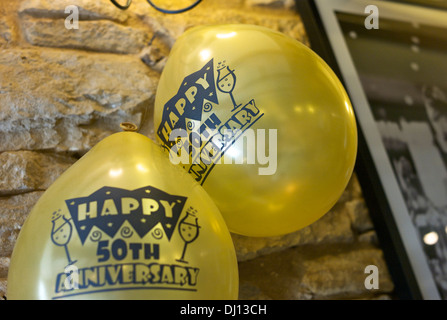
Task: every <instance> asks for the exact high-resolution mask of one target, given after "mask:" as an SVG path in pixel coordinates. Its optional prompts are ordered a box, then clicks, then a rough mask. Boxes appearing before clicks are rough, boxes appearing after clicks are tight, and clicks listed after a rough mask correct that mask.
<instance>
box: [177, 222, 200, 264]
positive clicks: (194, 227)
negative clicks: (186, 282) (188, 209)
mask: <svg viewBox="0 0 447 320" xmlns="http://www.w3.org/2000/svg"><path fill="white" fill-rule="evenodd" d="M197 220H198V219H197V218H196V217H195V216H194V215H193V214H190V213H186V216H185V217H184V218H183V219H182V220H181V221H180V223H179V226H178V229H179V233H180V237H181V238H182V239H183V241H184V242H185V246H184V247H183V252H182V257H181V258H180V259H177V260H176V261H178V262H183V263H188V261H186V260H184V258H185V253H186V246H187V245H188V244H189V243H191V242H193V241H194V240H196V239H197V237H198V236H199V228H200V226H199V224H198V223H197Z"/></svg>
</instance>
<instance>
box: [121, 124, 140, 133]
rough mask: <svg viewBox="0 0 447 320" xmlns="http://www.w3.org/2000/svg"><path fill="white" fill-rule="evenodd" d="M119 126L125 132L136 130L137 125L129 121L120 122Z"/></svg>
mask: <svg viewBox="0 0 447 320" xmlns="http://www.w3.org/2000/svg"><path fill="white" fill-rule="evenodd" d="M120 128H121V129H123V130H124V131H127V132H136V131H137V130H138V126H137V125H136V124H133V123H131V122H122V123H121V124H120Z"/></svg>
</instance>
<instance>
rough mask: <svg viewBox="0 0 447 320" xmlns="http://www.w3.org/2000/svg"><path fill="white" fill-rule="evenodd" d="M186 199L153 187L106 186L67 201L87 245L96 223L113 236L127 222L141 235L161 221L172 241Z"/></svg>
mask: <svg viewBox="0 0 447 320" xmlns="http://www.w3.org/2000/svg"><path fill="white" fill-rule="evenodd" d="M186 199H187V198H186V197H182V196H175V195H170V194H168V193H166V192H163V191H161V190H159V189H156V188H154V187H150V186H147V187H144V188H140V189H137V190H125V189H120V188H113V187H103V188H101V189H99V190H98V191H96V192H94V193H92V194H91V195H90V196H87V197H81V198H74V199H69V200H66V201H65V202H66V204H67V207H68V210H69V212H70V215H71V218H72V220H73V224H74V225H75V227H76V230H77V232H78V235H79V238H80V239H81V242H82V244H84V243H85V240H86V239H87V237H88V235H89V233H90V231H91V230H92V228H93V227H94V226H96V227H97V228H99V229H100V230H102V231H103V232H104V233H106V234H107V235H108V236H110V237H112V238H113V237H114V236H115V234H116V233H117V232H118V230H120V228H121V226H122V225H123V223H124V222H125V221H128V222H129V223H130V225H131V226H132V227H133V229H134V230H135V232H136V233H137V234H138V235H139V236H140V238H143V237H144V236H145V235H146V234H147V233H148V232H149V231H150V230H152V229H153V228H154V227H155V226H156V225H157V224H158V223H161V226H162V228H163V230H164V232H165V234H166V236H167V238H168V240H170V239H171V237H172V234H173V233H174V230H175V226H176V225H177V222H178V219H179V218H180V214H181V212H182V210H183V206H184V205H185V202H186Z"/></svg>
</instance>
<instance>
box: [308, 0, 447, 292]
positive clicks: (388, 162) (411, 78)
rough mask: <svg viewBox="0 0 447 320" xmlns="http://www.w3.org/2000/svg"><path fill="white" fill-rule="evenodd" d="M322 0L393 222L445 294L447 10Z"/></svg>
mask: <svg viewBox="0 0 447 320" xmlns="http://www.w3.org/2000/svg"><path fill="white" fill-rule="evenodd" d="M315 2H316V4H317V6H316V7H317V8H318V9H319V13H320V14H321V18H322V21H323V24H324V25H325V31H326V34H327V37H328V40H329V42H330V46H331V50H332V51H333V53H334V56H335V59H336V61H337V65H338V67H339V68H340V74H341V76H342V77H344V80H345V83H346V86H347V90H348V92H349V93H350V96H351V98H352V102H353V105H354V110H355V112H356V115H357V117H358V121H359V125H360V129H361V130H362V132H363V134H364V135H365V140H366V144H367V148H368V152H369V153H370V154H371V157H372V159H373V162H374V163H369V164H367V165H369V166H375V168H376V170H377V172H378V177H379V180H380V181H381V183H382V184H383V189H384V190H385V194H386V197H387V201H388V203H389V206H390V208H391V211H392V213H393V217H394V220H395V222H396V225H397V230H391V232H397V233H399V236H400V238H401V239H402V242H403V245H404V247H405V248H406V251H407V255H408V258H409V261H410V267H411V268H412V269H413V272H414V274H415V277H416V279H417V281H418V284H419V289H420V290H421V293H422V296H424V297H430V298H441V299H447V234H446V233H447V63H445V61H446V59H447V24H446V23H445V21H447V12H446V11H444V9H445V8H442V5H441V6H440V7H434V6H433V5H432V4H431V3H430V1H427V2H422V1H418V2H419V3H416V2H417V1H399V2H395V1H381V2H378V1H375V2H374V1H330V4H329V1H324V0H321V1H315ZM421 4H422V5H424V4H425V6H421ZM442 19H444V20H443V21H444V22H440V21H442ZM390 228H391V227H390ZM415 238H416V239H415ZM415 240H417V241H415ZM425 262H426V263H425Z"/></svg>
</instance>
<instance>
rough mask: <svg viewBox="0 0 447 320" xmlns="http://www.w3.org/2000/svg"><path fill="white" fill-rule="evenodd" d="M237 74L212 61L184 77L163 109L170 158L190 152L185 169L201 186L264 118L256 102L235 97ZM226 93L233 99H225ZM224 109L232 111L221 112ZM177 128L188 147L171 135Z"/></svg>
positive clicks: (163, 129) (162, 124) (159, 130)
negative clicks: (223, 116) (218, 164)
mask: <svg viewBox="0 0 447 320" xmlns="http://www.w3.org/2000/svg"><path fill="white" fill-rule="evenodd" d="M214 68H216V72H214ZM236 72H237V70H235V69H233V68H230V66H228V64H227V62H226V61H225V60H224V61H220V62H218V63H217V67H215V66H214V59H211V60H210V61H208V63H206V64H205V66H204V67H203V68H202V69H200V70H199V71H197V72H194V73H192V74H191V75H189V76H187V77H185V78H184V80H183V82H182V84H181V85H180V88H179V90H178V92H177V94H176V95H175V96H174V97H172V98H171V99H170V100H169V101H168V102H166V104H165V105H164V108H163V114H162V118H161V122H160V125H159V127H158V128H157V136H158V138H159V139H160V140H161V142H162V145H163V147H164V148H165V149H166V150H167V151H168V152H169V153H171V156H172V155H178V154H179V152H180V153H181V152H183V151H184V152H187V153H188V156H189V160H190V162H189V163H187V164H185V163H183V162H182V164H183V167H184V168H185V169H186V170H187V171H188V172H189V173H190V174H191V175H192V176H193V177H194V179H195V180H196V181H198V182H199V183H200V184H202V185H203V184H204V182H205V180H206V178H207V177H208V175H209V174H210V172H211V171H212V169H213V168H214V166H215V165H216V163H218V162H219V161H220V160H221V158H222V156H223V155H224V153H225V152H226V151H227V150H228V149H229V148H230V147H231V146H232V145H233V144H234V142H235V141H236V140H237V139H239V138H240V137H241V136H242V135H243V133H244V132H245V131H246V130H247V129H248V128H250V127H251V126H252V125H253V124H254V123H256V122H257V121H258V120H259V119H260V118H261V117H262V116H263V115H264V114H263V113H261V112H260V110H259V108H258V107H257V106H256V102H255V99H250V100H249V101H245V102H243V101H237V100H238V99H237V97H236V98H235V97H234V91H235V89H236V82H237V75H236ZM215 74H216V77H217V78H215ZM227 94H228V95H229V98H230V99H223V98H224V97H225V95H227ZM219 100H221V101H226V100H229V101H228V102H225V103H222V102H219ZM241 102H243V103H241ZM222 110H225V111H227V110H228V111H229V112H219V111H222ZM216 111H217V112H216ZM222 114H224V115H226V118H222ZM176 129H181V130H182V131H183V132H184V133H186V135H187V137H186V138H187V144H186V145H185V144H184V143H183V142H182V143H179V139H177V138H179V137H178V136H174V137H171V136H170V135H171V133H172V132H173V131H174V133H175V132H177V131H178V130H176ZM183 137H184V138H185V135H183ZM182 148H183V151H181V149H182Z"/></svg>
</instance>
